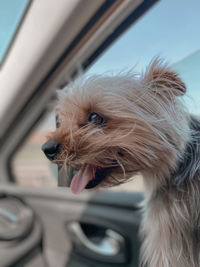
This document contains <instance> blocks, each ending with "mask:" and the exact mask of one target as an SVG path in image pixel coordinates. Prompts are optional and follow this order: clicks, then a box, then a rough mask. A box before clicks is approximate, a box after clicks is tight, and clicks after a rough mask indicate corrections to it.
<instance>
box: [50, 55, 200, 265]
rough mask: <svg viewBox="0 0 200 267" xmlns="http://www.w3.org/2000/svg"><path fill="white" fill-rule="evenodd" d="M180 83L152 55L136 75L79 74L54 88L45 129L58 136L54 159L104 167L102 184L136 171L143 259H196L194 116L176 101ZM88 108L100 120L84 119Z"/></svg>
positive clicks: (199, 134) (198, 138) (198, 161)
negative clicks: (141, 192) (140, 185)
mask: <svg viewBox="0 0 200 267" xmlns="http://www.w3.org/2000/svg"><path fill="white" fill-rule="evenodd" d="M185 91H186V87H185V85H184V83H183V82H182V81H181V79H180V78H179V76H178V75H177V74H176V73H175V72H173V71H172V70H171V69H170V68H168V67H167V66H166V65H164V64H163V63H162V62H161V61H160V60H158V59H156V60H155V61H154V62H153V63H152V64H151V65H150V66H149V68H147V71H146V72H145V73H144V74H142V75H141V76H138V75H134V74H131V73H127V74H119V75H117V76H107V77H102V76H92V77H89V78H87V79H83V78H80V79H78V80H76V81H75V82H74V83H73V84H70V85H69V86H68V87H67V88H66V89H65V90H64V91H62V92H60V93H59V96H58V98H59V99H58V105H57V108H56V112H57V114H58V123H59V125H60V126H59V128H58V129H57V130H56V131H55V132H54V133H52V134H51V135H50V138H54V139H56V140H57V141H58V142H59V143H60V144H62V150H61V152H60V153H59V155H58V157H57V158H56V160H55V162H56V163H57V164H60V165H64V166H70V167H73V168H75V169H76V168H77V169H78V168H80V166H82V165H84V164H91V165H94V166H98V167H101V168H108V167H111V168H112V171H111V172H109V175H108V177H106V178H105V179H104V180H103V182H102V183H101V184H100V185H101V186H104V187H107V186H113V185H117V184H120V183H123V182H126V181H128V180H129V179H130V178H131V177H132V176H133V175H135V174H136V173H138V172H140V173H141V174H142V175H143V177H144V182H145V188H146V189H145V196H146V198H145V204H144V216H143V222H142V226H141V237H142V240H143V242H142V248H141V264H142V265H144V266H151V267H197V266H199V252H200V247H199V241H200V235H199V226H200V216H199V215H200V212H199V208H200V196H199V195H200V189H199V188H200V185H199V183H200V157H199V152H200V123H199V121H198V120H196V119H195V118H193V117H191V116H190V115H189V114H188V112H187V110H186V109H185V107H184V105H183V103H182V99H181V98H182V95H184V93H185ZM91 112H95V113H98V114H101V115H102V116H103V117H104V118H106V124H105V125H104V126H102V127H97V126H95V125H93V124H92V123H90V122H88V116H89V114H90V113H91Z"/></svg>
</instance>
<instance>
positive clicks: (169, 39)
mask: <svg viewBox="0 0 200 267" xmlns="http://www.w3.org/2000/svg"><path fill="white" fill-rule="evenodd" d="M199 10H200V1H198V0H191V1H180V0H169V1H161V2H159V3H158V4H157V5H155V6H154V7H153V8H152V9H151V10H150V11H149V12H147V14H145V15H144V16H143V17H142V18H141V19H140V20H139V21H138V22H137V23H136V24H135V25H134V26H133V27H132V28H130V29H129V30H128V31H127V32H126V33H125V34H124V35H123V36H122V37H121V38H120V39H119V40H118V41H117V42H115V44H114V45H112V46H111V47H110V48H109V49H108V50H107V51H106V52H105V53H104V55H103V56H101V57H100V58H99V60H97V62H96V63H95V64H94V65H93V66H92V67H91V68H90V69H89V70H88V74H103V73H106V72H107V71H112V72H114V73H117V72H119V71H126V70H130V69H132V70H133V71H134V72H141V71H144V69H145V67H146V66H147V65H148V64H149V62H150V61H151V60H152V58H153V57H155V56H160V57H161V58H163V59H165V60H166V62H169V64H170V65H171V66H172V68H173V69H174V70H176V71H177V72H178V73H179V74H180V76H181V78H182V79H183V81H184V82H185V84H186V85H187V88H188V93H187V96H185V99H184V101H185V102H186V105H187V107H188V109H189V111H190V112H191V113H193V114H195V115H197V116H199V115H200V105H199V103H200V90H199V84H200V75H199V69H200V35H199V34H197V32H198V29H199V26H200V20H199ZM54 127H55V119H54V115H53V114H50V115H49V117H48V118H46V120H45V121H44V122H43V124H41V125H40V126H39V127H38V128H37V129H35V131H34V132H33V134H32V135H31V136H30V137H29V138H28V139H27V141H26V142H25V144H24V145H23V146H22V147H21V149H20V150H19V151H18V153H17V154H16V156H15V159H14V174H15V176H16V177H17V182H18V183H19V184H20V185H31V186H43V185H49V186H56V184H57V173H56V171H57V170H56V167H55V165H53V164H51V163H50V162H48V160H47V159H46V158H45V157H44V155H43V153H42V152H41V149H40V147H41V144H42V143H43V142H44V140H45V134H46V133H47V132H48V131H49V128H52V129H53V128H54ZM112 190H125V191H130V190H131V191H133V190H134V191H135V190H136V191H142V190H143V183H142V178H141V177H140V175H139V176H137V177H136V178H134V179H133V180H132V181H130V182H129V183H127V184H124V185H120V186H119V187H116V188H113V189H112Z"/></svg>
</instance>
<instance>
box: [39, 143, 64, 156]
mask: <svg viewBox="0 0 200 267" xmlns="http://www.w3.org/2000/svg"><path fill="white" fill-rule="evenodd" d="M42 150H43V152H44V154H45V155H46V157H47V158H48V159H50V160H54V159H55V157H56V156H57V155H58V153H59V152H60V150H61V145H60V144H59V143H58V142H56V141H55V140H54V139H51V140H49V141H48V142H46V143H44V144H43V145H42Z"/></svg>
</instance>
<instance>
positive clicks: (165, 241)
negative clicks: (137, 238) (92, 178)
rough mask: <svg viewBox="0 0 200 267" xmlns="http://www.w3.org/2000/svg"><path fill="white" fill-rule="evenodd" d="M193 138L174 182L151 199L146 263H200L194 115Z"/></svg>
mask: <svg viewBox="0 0 200 267" xmlns="http://www.w3.org/2000/svg"><path fill="white" fill-rule="evenodd" d="M190 128H191V130H192V135H191V141H190V142H189V143H188V145H187V146H186V150H185V152H184V154H183V157H182V159H181V160H180V162H179V164H178V166H179V167H178V169H177V171H176V172H174V173H172V175H171V179H170V182H169V183H168V182H166V184H165V185H164V184H163V185H162V186H161V187H158V188H157V189H156V190H155V191H154V193H153V194H152V195H151V197H150V199H149V200H148V201H147V204H146V208H145V212H144V218H143V224H142V228H141V235H142V237H143V244H142V251H141V258H142V262H143V263H142V265H143V266H146V265H147V266H150V267H198V266H200V258H199V255H200V122H199V121H198V120H197V119H196V118H194V117H191V121H190Z"/></svg>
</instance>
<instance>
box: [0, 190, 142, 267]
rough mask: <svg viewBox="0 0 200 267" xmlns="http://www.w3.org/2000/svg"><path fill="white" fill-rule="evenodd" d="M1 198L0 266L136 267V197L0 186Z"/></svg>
mask: <svg viewBox="0 0 200 267" xmlns="http://www.w3.org/2000/svg"><path fill="white" fill-rule="evenodd" d="M1 195H2V197H1V199H0V207H1V212H0V222H1V226H0V244H1V248H0V255H1V260H0V261H1V266H38V267H40V266H41V267H42V266H58V267H59V266H70V267H71V266H74V267H78V266H123V267H125V266H138V259H139V244H140V242H139V237H138V228H139V223H140V219H141V211H140V208H139V203H140V202H141V200H142V195H141V194H139V193H138V194H137V193H135V194H128V193H120V192H112V193H111V192H109V193H108V192H99V193H83V194H82V195H81V196H78V197H77V196H73V195H72V194H71V193H70V192H69V191H68V190H67V189H61V188H60V189H59V188H58V189H51V190H50V189H46V188H40V189H35V188H23V187H16V186H2V187H1ZM30 214H31V215H32V216H31V219H30V218H29V216H30ZM5 221H6V224H5ZM20 225H21V227H24V229H23V231H24V232H23V231H22V229H21V231H20V229H19V228H20ZM3 228H4V229H3ZM17 228H18V229H17ZM8 231H9V232H8ZM17 232H18V235H17Z"/></svg>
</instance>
